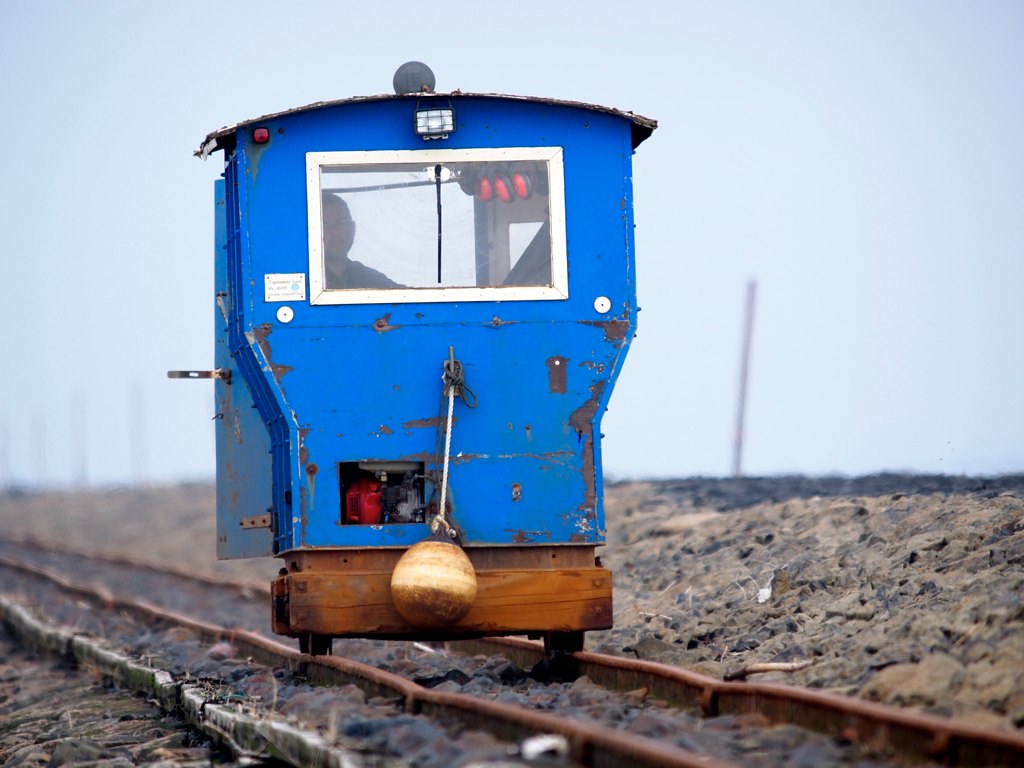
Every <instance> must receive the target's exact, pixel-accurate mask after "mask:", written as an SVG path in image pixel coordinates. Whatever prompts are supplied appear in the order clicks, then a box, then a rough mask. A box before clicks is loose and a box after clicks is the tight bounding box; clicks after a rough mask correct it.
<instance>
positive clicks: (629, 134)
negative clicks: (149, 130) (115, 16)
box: [198, 67, 656, 651]
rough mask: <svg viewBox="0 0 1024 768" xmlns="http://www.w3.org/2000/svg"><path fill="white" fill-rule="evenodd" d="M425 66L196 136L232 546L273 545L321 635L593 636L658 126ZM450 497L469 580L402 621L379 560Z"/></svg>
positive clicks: (326, 643) (604, 577)
mask: <svg viewBox="0 0 1024 768" xmlns="http://www.w3.org/2000/svg"><path fill="white" fill-rule="evenodd" d="M402 71H404V72H405V73H406V74H409V72H410V70H409V68H408V67H405V68H403V70H400V72H402ZM411 71H412V73H413V74H414V75H415V74H417V72H418V70H417V69H416V68H415V67H413V69H412V70H411ZM426 77H430V76H429V75H428V76H426ZM398 79H399V78H398V76H396V85H397V81H398ZM421 79H423V80H424V82H425V83H426V78H421ZM430 79H431V82H430V83H426V85H425V87H424V88H422V89H419V88H418V86H417V87H409V86H404V87H403V86H399V87H398V88H397V90H398V91H399V92H398V93H397V94H396V95H385V96H373V97H366V98H351V99H345V100H341V101H332V102H323V103H317V104H312V105H309V106H306V107H302V108H298V109H293V110H290V111H287V112H282V113H278V114H272V115H267V116H265V117H260V118H258V119H255V120H248V121H246V122H244V123H239V124H237V125H233V126H230V127H228V128H223V129H221V130H218V131H215V132H214V133H211V134H210V135H209V136H208V137H207V138H206V139H205V141H204V142H203V144H202V146H201V147H200V150H199V152H198V154H200V155H202V156H203V157H206V156H207V155H209V154H210V153H212V152H215V151H218V150H219V151H223V152H224V160H225V170H224V175H223V179H222V180H220V181H219V182H218V183H217V187H216V211H217V214H216V216H217V226H216V241H217V242H216V251H215V253H216V257H215V263H216V285H215V289H216V302H215V303H216V311H215V315H214V319H215V334H216V352H215V354H216V360H215V365H216V370H215V371H214V372H213V375H214V378H216V382H215V387H216V409H217V411H216V413H217V421H216V425H217V488H218V505H217V532H218V541H217V547H218V555H219V556H220V557H221V558H239V557H259V556H276V557H280V558H282V559H283V561H284V563H283V567H282V569H281V573H280V576H279V577H278V578H277V580H276V581H275V582H274V585H273V593H274V609H273V617H274V628H275V630H276V631H277V632H280V633H283V634H287V635H292V636H296V637H299V638H300V641H301V645H302V647H304V648H306V649H307V650H312V651H323V650H326V649H329V647H330V638H331V637H341V636H381V637H419V638H441V637H461V636H472V635H486V634H517V633H519V634H529V635H533V636H538V635H539V636H543V637H545V638H547V639H548V640H552V638H554V639H555V640H556V641H559V642H561V641H568V644H569V645H578V643H579V642H581V640H582V633H583V632H584V631H585V630H588V629H600V628H607V627H609V626H611V619H612V612H611V596H612V591H611V574H610V573H609V572H608V571H607V570H606V569H604V568H602V567H601V565H600V562H599V560H598V559H597V558H596V548H597V547H598V546H600V545H601V544H603V542H604V527H605V526H604V516H603V509H602V475H601V441H600V422H601V416H602V414H603V413H604V411H605V408H606V406H607V403H608V400H609V397H610V396H611V393H612V387H613V384H614V382H615V378H616V376H617V374H618V372H619V369H620V367H621V366H622V364H623V360H624V358H625V355H626V351H627V349H628V347H629V344H630V341H631V339H632V338H633V335H634V332H635V329H636V313H637V306H636V294H635V275H634V253H633V205H632V155H633V151H634V150H635V148H636V147H637V145H639V144H640V143H641V142H642V141H643V140H644V139H646V138H647V137H648V136H649V135H650V134H651V132H652V131H653V130H654V128H655V125H656V124H655V122H654V121H652V120H649V119H646V118H643V117H639V116H637V115H634V114H630V113H623V112H619V111H616V110H613V109H607V108H603V107H597V106H592V105H586V104H580V103H574V102H566V101H557V100H552V99H537V98H522V97H514V96H500V95H493V94H471V93H459V92H455V93H434V92H432V91H431V90H430V88H431V87H432V77H430ZM417 82H419V81H418V80H417ZM406 91H418V92H406ZM449 408H450V409H451V410H450V411H449ZM449 413H450V417H449ZM446 446H447V448H446ZM446 467H447V469H446ZM442 496H443V497H444V505H443V507H442V506H441V504H440V502H441V498H442ZM439 512H440V515H439ZM439 520H440V522H441V523H443V525H441V526H440V530H441V534H440V535H448V536H449V537H450V538H451V539H453V540H454V541H455V542H456V543H457V544H458V546H460V547H461V548H462V551H463V552H464V553H465V554H466V555H468V558H469V560H470V561H471V563H472V567H473V570H474V571H475V575H476V578H477V591H476V595H475V597H474V598H473V600H472V605H471V606H470V607H469V610H468V612H466V613H465V615H463V616H461V618H458V619H457V620H454V621H452V620H447V621H439V622H436V623H430V622H418V623H417V622H412V621H410V620H408V619H407V618H406V617H405V616H403V614H402V612H400V611H399V610H397V609H396V606H395V605H394V604H393V601H392V599H391V595H390V591H389V590H390V584H391V582H390V580H391V578H392V573H393V571H394V569H395V566H396V563H397V562H398V560H399V558H400V557H401V556H402V554H403V553H404V552H406V551H407V550H409V548H410V547H411V546H412V545H414V544H416V543H417V542H420V541H423V540H426V539H429V538H430V537H431V536H432V533H436V532H437V530H438V528H439V525H438V522H439Z"/></svg>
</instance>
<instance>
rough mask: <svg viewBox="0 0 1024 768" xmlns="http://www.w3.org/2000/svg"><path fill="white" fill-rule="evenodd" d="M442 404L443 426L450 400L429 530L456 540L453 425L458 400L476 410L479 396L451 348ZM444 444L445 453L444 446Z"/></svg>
mask: <svg viewBox="0 0 1024 768" xmlns="http://www.w3.org/2000/svg"><path fill="white" fill-rule="evenodd" d="M441 381H442V382H443V385H442V387H441V405H440V407H439V408H438V423H442V422H441V419H442V417H443V413H444V409H445V401H446V400H447V411H448V413H447V417H444V421H443V423H444V431H443V432H439V433H438V451H437V453H438V458H439V459H440V461H438V462H437V463H438V464H441V500H440V503H439V505H438V509H437V517H435V518H434V520H433V522H431V524H430V530H431V532H433V533H437V532H438V531H439V530H442V526H443V533H444V534H445V535H447V536H448V538H451V539H454V538H455V537H456V536H457V535H458V532H457V531H456V530H455V528H454V527H453V526H452V525H451V523H450V522H449V521H448V507H447V504H448V464H449V462H450V459H451V450H452V422H453V414H454V412H455V397H456V396H458V397H459V398H461V399H462V402H464V403H465V404H466V406H467V407H468V408H476V406H477V399H476V394H475V393H474V392H473V390H471V389H470V388H469V387H467V386H466V377H465V371H464V369H463V367H462V363H461V362H459V361H458V360H456V359H455V348H454V347H448V359H447V360H446V361H445V362H444V373H443V374H442V376H441ZM442 443H443V451H442V448H441V444H442Z"/></svg>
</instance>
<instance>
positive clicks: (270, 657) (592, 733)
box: [0, 556, 736, 768]
mask: <svg viewBox="0 0 1024 768" xmlns="http://www.w3.org/2000/svg"><path fill="white" fill-rule="evenodd" d="M0 566H3V567H6V568H9V569H12V570H17V571H20V572H22V573H26V574H28V575H30V576H33V577H36V578H39V579H44V580H46V581H49V582H50V583H51V584H53V585H55V586H57V587H59V588H60V589H61V590H64V591H66V592H69V593H71V594H73V595H75V596H77V597H79V598H84V599H87V600H91V601H95V602H96V603H99V604H102V605H103V606H104V607H105V608H106V609H107V610H111V611H121V612H125V613H128V614H130V615H133V616H135V617H138V618H139V619H141V620H143V621H146V622H149V623H160V624H165V625H172V626H179V627H182V628H185V629H187V630H189V631H192V632H194V633H196V634H197V635H199V636H201V637H203V638H205V639H209V640H222V639H230V641H231V643H232V644H233V645H235V646H236V647H237V648H238V649H239V650H240V651H242V652H243V653H245V654H248V655H250V656H252V657H253V658H256V659H258V660H260V661H263V662H268V663H272V664H283V665H284V666H286V667H287V668H289V669H290V670H301V671H303V672H304V673H305V675H306V677H307V678H308V679H310V680H311V681H313V682H320V683H323V684H329V685H338V684H346V683H352V684H355V685H358V686H359V687H360V688H362V689H363V690H364V691H365V692H366V693H367V695H368V696H385V697H387V696H390V697H398V698H400V699H401V700H402V702H403V706H404V709H405V711H406V712H408V713H410V714H423V715H425V716H428V717H435V718H441V717H455V718H457V719H458V720H459V721H460V722H463V723H465V724H467V725H469V726H471V727H474V728H477V729H479V730H484V731H487V732H490V733H492V734H493V735H495V736H496V737H498V738H501V739H521V738H524V737H526V736H531V735H535V734H539V733H555V734H559V735H562V736H564V737H565V738H566V740H567V742H568V744H569V754H570V756H571V757H572V758H573V759H574V760H576V761H578V762H579V763H580V764H582V765H585V766H593V767H594V768H619V767H624V766H650V767H651V768H736V766H735V764H733V763H729V762H726V761H722V760H718V759H716V758H713V757H710V756H707V755H700V754H696V753H693V752H689V751H687V750H684V749H682V748H680V747H676V746H673V745H671V744H665V743H663V742H659V741H656V740H654V739H651V738H647V737H644V736H638V735H636V734H631V733H627V732H623V731H617V730H614V729H609V728H607V727H606V726H601V725H598V724H594V723H588V722H583V721H578V720H570V719H568V718H563V717H559V716H557V715H551V714H547V713H544V712H539V711H536V710H530V709H524V708H522V707H519V706H516V705H513V704H508V703H505V702H499V701H490V700H485V699H480V698H477V697H474V696H468V695H466V694H459V693H454V692H449V691H436V690H433V689H430V688H424V687H422V686H420V685H418V684H417V683H414V682H412V681H410V680H407V679H405V678H403V677H400V676H399V675H395V674H393V673H390V672H385V671H383V670H380V669H377V668H376V667H373V666H370V665H368V664H362V663H360V662H357V661H352V660H349V659H345V658H342V657H338V656H308V655H305V654H302V653H299V652H298V651H296V650H294V649H293V648H291V647H289V646H285V645H282V644H281V643H278V642H277V641H274V640H270V639H269V638H266V637H263V636H261V635H259V634H256V633H254V632H250V631H248V630H242V629H232V628H230V627H222V626H219V625H216V624H211V623H209V622H205V621H200V620H197V619H194V618H192V617H189V616H184V615H182V614H179V613H176V612H174V611H168V610H165V609H163V608H159V607H157V606H154V605H152V604H150V603H147V602H145V601H142V600H135V599H132V598H126V597H119V596H115V595H113V594H111V593H110V591H109V590H106V589H103V588H100V587H91V586H85V585H81V584H76V583H74V582H72V581H71V580H70V579H67V578H65V577H64V576H63V575H61V574H59V573H56V572H55V571H52V570H51V569H49V568H45V567H42V566H39V565H35V564H32V563H25V562H22V561H19V560H16V559H14V558H10V557H7V556H0Z"/></svg>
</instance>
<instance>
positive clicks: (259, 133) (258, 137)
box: [252, 128, 270, 144]
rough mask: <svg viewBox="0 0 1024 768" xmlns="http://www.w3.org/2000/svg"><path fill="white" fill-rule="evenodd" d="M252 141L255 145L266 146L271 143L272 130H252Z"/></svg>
mask: <svg viewBox="0 0 1024 768" xmlns="http://www.w3.org/2000/svg"><path fill="white" fill-rule="evenodd" d="M252 141H253V143H254V144H266V143H267V142H268V141H270V129H269V128H253V129H252Z"/></svg>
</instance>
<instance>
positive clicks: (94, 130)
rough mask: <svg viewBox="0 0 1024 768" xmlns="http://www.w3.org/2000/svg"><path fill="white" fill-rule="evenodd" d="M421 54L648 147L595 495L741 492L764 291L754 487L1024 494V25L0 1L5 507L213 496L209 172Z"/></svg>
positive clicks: (455, 77)
mask: <svg viewBox="0 0 1024 768" xmlns="http://www.w3.org/2000/svg"><path fill="white" fill-rule="evenodd" d="M432 8H433V9H434V10H433V12H432V11H431V9H432ZM409 59H419V60H422V61H425V62H427V63H428V64H430V66H431V67H432V68H433V69H434V71H435V73H436V75H437V81H438V89H439V90H452V89H455V88H461V89H462V90H464V91H484V92H499V93H512V94H522V95H530V96H550V97H557V98H564V99H574V100H580V101H585V102H591V103H596V104H602V105H606V106H612V107H616V108H619V109H624V110H633V111H635V112H637V113H639V114H642V115H644V116H647V117H652V118H655V119H657V120H658V121H659V123H660V127H659V128H658V130H657V131H656V132H655V133H654V135H653V137H652V138H651V139H650V140H649V141H647V142H646V143H645V144H643V145H641V147H640V148H639V150H638V151H637V154H636V158H635V169H634V170H635V172H634V183H635V201H636V222H637V231H636V243H637V262H638V272H639V294H640V303H641V306H642V307H643V312H642V313H641V314H640V334H639V337H638V339H637V340H636V342H635V344H634V347H633V349H632V351H631V354H630V358H629V360H627V363H626V366H625V369H624V371H623V376H622V378H621V379H620V382H619V386H618V388H617V389H616V391H615V394H614V397H613V400H612V405H611V410H610V411H609V413H608V414H607V416H606V418H605V422H604V425H603V432H604V433H605V435H606V440H605V443H604V457H605V468H606V472H607V473H609V474H610V475H612V476H616V477H626V476H684V475H694V474H709V475H723V474H728V473H729V471H730V469H731V461H732V439H733V428H734V419H735V407H736V396H737V380H738V371H739V357H740V341H741V330H742V329H741V325H742V309H743V299H744V293H745V290H746V283H747V281H748V280H749V279H752V278H756V279H757V281H758V291H759V294H758V306H757V321H756V328H755V335H754V344H753V359H752V367H751V380H750V393H749V401H748V402H749V408H748V416H747V443H746V451H745V455H744V468H745V469H746V471H747V472H748V473H750V474H770V473H778V472H805V473H813V474H818V473H825V472H841V473H844V474H859V473H865V472H872V471H878V470H917V471H929V472H950V473H961V472H966V473H996V472H1005V471H1022V470H1024V345H1022V330H1024V299H1022V292H1024V75H1022V73H1024V4H1022V3H1020V2H1016V1H1015V0H1011V1H1008V2H991V1H988V0H975V1H973V2H966V1H965V2H942V1H937V0H928V1H924V0H919V1H916V2H915V1H909V2H894V1H893V0H887V1H885V2H879V1H872V0H859V1H857V2H854V1H852V0H848V1H845V2H843V1H837V2H828V3H825V2H811V1H810V0H808V1H807V2H728V1H725V0H717V1H716V2H699V3H698V2H680V1H679V0H676V1H674V2H642V1H639V2H635V3H630V4H625V5H624V4H621V3H611V2H587V3H551V2H534V1H533V0H523V1H521V2H518V3H514V4H513V3H508V4H504V5H502V4H486V5H481V4H480V3H478V2H463V0H453V1H451V2H444V3H436V4H433V5H431V4H427V3H423V2H390V3H387V4H383V3H382V4H378V5H376V6H373V5H372V4H369V3H359V4H348V3H339V2H296V3H288V4H282V3H277V2H263V1H262V0H260V1H255V0H254V1H253V2H246V3H234V2H224V3H219V4H211V3H206V2H193V1H191V0H180V1H179V2H175V3H163V2H156V3H138V2H127V1H123V2H69V1H65V2H47V1H46V0H4V1H3V2H0V68H2V70H3V72H4V77H3V78H2V79H0V115H2V117H3V119H2V120H0V145H2V146H3V148H4V172H3V174H2V177H3V179H4V181H5V183H4V184H3V185H2V187H0V259H2V264H3V269H4V275H5V278H6V279H5V281H4V283H5V285H6V286H7V289H6V291H5V302H4V304H5V310H6V311H5V313H4V319H5V323H4V330H3V331H2V332H0V339H2V344H0V352H2V359H3V363H4V367H5V374H4V376H3V377H2V380H0V382H2V383H0V484H2V483H3V482H19V483H36V482H47V483H50V484H69V483H72V482H74V481H75V480H76V479H79V478H81V477H82V476H83V475H84V476H85V477H86V478H87V479H88V481H89V482H91V483H102V484H106V483H117V482H125V481H130V480H132V479H133V478H137V477H141V478H142V479H147V480H154V481H162V480H173V479H178V478H202V477H209V476H212V473H213V471H214V458H213V427H212V425H211V423H210V417H211V416H212V414H213V405H212V386H211V385H210V384H209V383H208V382H180V381H168V380H167V379H166V378H165V372H166V371H167V370H168V369H170V368H209V367H212V332H213V331H212V329H213V320H212V317H213V307H212V301H211V296H212V274H211V272H212V230H213V220H212V204H211V201H212V182H213V180H214V179H215V178H216V177H217V176H218V174H219V173H220V169H221V163H220V156H219V155H217V156H215V157H214V158H212V159H211V160H208V161H206V162H202V161H200V160H198V159H195V158H193V157H192V156H191V153H192V151H193V150H194V149H195V148H196V147H197V146H198V145H199V142H200V140H201V139H202V138H203V137H204V136H205V135H206V134H207V133H208V132H209V131H211V130H214V129H216V128H219V127H220V126H222V125H226V124H230V123H234V122H238V121H240V120H245V119H247V118H251V117H256V116H258V115H261V114H265V113H268V112H273V111H277V110H282V109H287V108H290V107H294V106H298V105H301V104H306V103H309V102H313V101H318V100H325V99H335V98H344V97H348V96H354V95H365V94H374V93H386V92H389V91H390V88H391V77H392V74H393V73H394V70H395V69H396V67H397V66H398V65H399V64H401V63H402V62H403V61H406V60H409ZM76 414H84V416H76ZM76 419H78V420H77V421H76ZM76 425H77V426H76ZM86 455H87V458H83V456H86ZM133 455H134V458H133Z"/></svg>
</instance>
